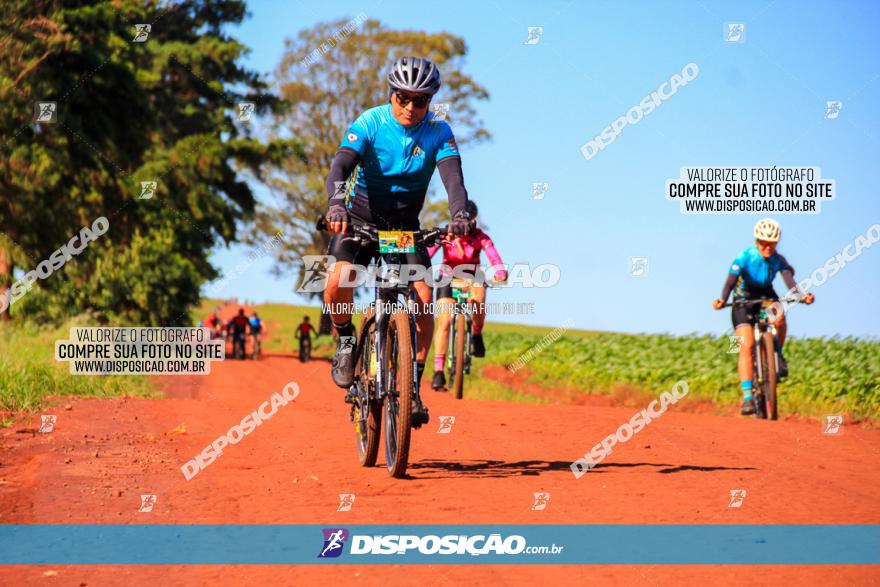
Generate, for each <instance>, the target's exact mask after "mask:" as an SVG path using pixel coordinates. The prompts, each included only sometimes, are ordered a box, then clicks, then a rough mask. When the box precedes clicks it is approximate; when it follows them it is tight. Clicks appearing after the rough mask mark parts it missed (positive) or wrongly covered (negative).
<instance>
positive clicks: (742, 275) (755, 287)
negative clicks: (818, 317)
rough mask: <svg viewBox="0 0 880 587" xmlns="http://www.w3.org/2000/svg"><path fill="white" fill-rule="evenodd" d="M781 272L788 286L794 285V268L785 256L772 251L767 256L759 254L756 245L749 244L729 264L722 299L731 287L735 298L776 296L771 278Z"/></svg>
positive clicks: (725, 297) (724, 298) (728, 293)
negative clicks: (749, 245)
mask: <svg viewBox="0 0 880 587" xmlns="http://www.w3.org/2000/svg"><path fill="white" fill-rule="evenodd" d="M777 273H782V274H783V277H784V278H785V281H786V283H787V285H789V287H792V286H793V285H794V279H793V277H792V276H793V274H794V268H793V267H792V266H791V265H789V264H788V261H786V260H785V257H783V256H782V255H780V254H779V253H776V252H774V253H773V254H772V255H770V256H769V257H768V258H766V259H765V258H764V257H762V256H761V253H760V251H758V247H756V246H751V247H749V248H748V249H746V250H744V251H743V252H742V253H740V254H739V255H737V257H736V258H735V259H734V260H733V263H731V265H730V271H729V272H728V279H727V283H725V287H724V290H723V291H722V294H721V295H722V299H723V300H726V299H727V296H728V295H730V290H731V289H733V292H734V293H733V297H734V299H736V300H742V299H747V298H755V297H761V296H767V297H776V296H775V293H774V292H773V279H774V278H775V277H776V274H777Z"/></svg>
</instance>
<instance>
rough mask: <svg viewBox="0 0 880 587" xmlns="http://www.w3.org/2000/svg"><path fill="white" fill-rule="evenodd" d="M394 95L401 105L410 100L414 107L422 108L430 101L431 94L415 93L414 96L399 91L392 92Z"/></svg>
mask: <svg viewBox="0 0 880 587" xmlns="http://www.w3.org/2000/svg"><path fill="white" fill-rule="evenodd" d="M394 95H395V96H397V103H398V104H400V105H401V106H406V105H407V104H409V103H410V102H412V103H413V106H415V107H416V108H424V107H425V106H427V105H428V102H430V101H431V96H426V95H424V94H416V95H415V96H407V95H405V94H402V93H400V92H394Z"/></svg>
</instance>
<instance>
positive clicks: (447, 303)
mask: <svg viewBox="0 0 880 587" xmlns="http://www.w3.org/2000/svg"><path fill="white" fill-rule="evenodd" d="M466 210H467V211H468V214H470V216H471V218H473V219H474V220H476V218H477V214H478V213H479V210H478V209H477V205H476V204H475V203H474V201H473V200H468V203H467V206H466ZM441 248H442V249H443V264H444V265H447V266H448V267H449V268H450V269H454V268H456V267H459V266H461V265H470V266H472V267H473V268H474V270H471V271H468V273H470V275H471V276H473V275H474V273H475V269H476V268H477V267H478V266H479V265H480V253H486V256H487V257H488V258H489V262H490V263H491V264H492V268H493V269H494V270H495V279H496V280H497V281H499V282H504V281H507V271H506V270H505V269H504V263H503V262H502V261H501V255H499V254H498V251H497V250H495V245H494V244H493V243H492V239H491V238H489V235H488V234H486V233H485V232H483V231H482V230H480V229H479V228H475V229H474V230H473V231H472V232H471V233H470V234H468V235H467V236H462V237H452V238H449V237H447V238H445V239H443V240H442V241H440V244H437V245H433V246H431V247H428V254H429V255H430V256H431V257H433V256H434V254H435V253H436V252H437V251H438V250H440V249H441ZM435 293H436V298H437V299H436V306H437V308H438V316H437V328H436V330H435V332H434V379H433V380H432V381H431V387H432V388H433V389H436V390H440V389H444V388H445V386H446V375H445V374H444V373H443V368H444V365H445V363H446V351H447V350H448V349H447V348H446V347H447V345H448V344H449V324H450V322H451V321H452V315H451V313H450V312H448V311H445V310H444V309H449V308H452V305H453V303H454V300H453V298H452V283H451V282H450V283H448V284H447V285H441V286H440V287H438V288H437V290H436V292H435ZM470 293H471V298H470V299H471V302H472V303H474V304H476V305H475V306H474V313H473V339H472V340H473V343H474V356H475V357H484V356H486V346H485V344H484V343H483V323H484V322H485V321H486V312H485V302H486V288H485V287H484V286H483V285H482V284H478V283H473V284H471V286H470Z"/></svg>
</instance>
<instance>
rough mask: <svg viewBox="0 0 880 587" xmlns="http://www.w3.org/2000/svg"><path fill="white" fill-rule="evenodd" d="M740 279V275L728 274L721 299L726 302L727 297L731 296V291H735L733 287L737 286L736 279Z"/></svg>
mask: <svg viewBox="0 0 880 587" xmlns="http://www.w3.org/2000/svg"><path fill="white" fill-rule="evenodd" d="M737 279H739V277H738V276H736V275H734V274H733V273H728V274H727V280H726V281H725V282H724V287H723V288H722V289H721V298H720V299H721V301H722V302H726V301H727V298H729V297H730V292H732V291H733V288H734V287H735V286H736V280H737Z"/></svg>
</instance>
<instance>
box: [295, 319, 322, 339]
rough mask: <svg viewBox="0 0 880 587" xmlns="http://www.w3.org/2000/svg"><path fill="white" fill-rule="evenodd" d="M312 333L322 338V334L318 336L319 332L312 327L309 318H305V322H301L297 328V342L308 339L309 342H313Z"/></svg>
mask: <svg viewBox="0 0 880 587" xmlns="http://www.w3.org/2000/svg"><path fill="white" fill-rule="evenodd" d="M312 333H314V334H315V336H320V334H318V331H317V330H315V327H314V326H312V323H311V322H309V317H308V316H303V321H302V322H300V324H299V326H297V327H296V338H297V340H302V339H303V338H308V339H309V341H311V336H312Z"/></svg>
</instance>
